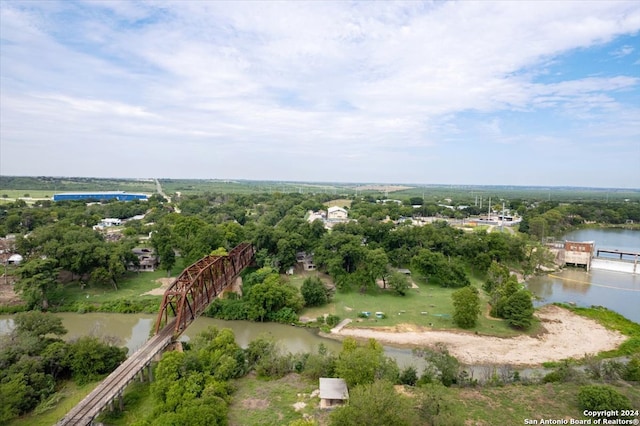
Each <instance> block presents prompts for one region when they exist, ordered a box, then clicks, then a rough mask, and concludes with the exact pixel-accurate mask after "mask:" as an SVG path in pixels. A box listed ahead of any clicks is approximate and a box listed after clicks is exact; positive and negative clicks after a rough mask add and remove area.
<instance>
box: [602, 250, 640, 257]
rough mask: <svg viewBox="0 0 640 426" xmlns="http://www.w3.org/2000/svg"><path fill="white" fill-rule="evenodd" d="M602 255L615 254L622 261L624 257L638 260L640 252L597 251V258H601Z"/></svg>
mask: <svg viewBox="0 0 640 426" xmlns="http://www.w3.org/2000/svg"><path fill="white" fill-rule="evenodd" d="M600 253H607V254H615V255H616V256H620V260H622V256H632V257H634V258H635V259H636V260H637V258H638V257H639V256H640V252H636V251H627V250H618V249H598V250H596V256H597V257H599V256H600Z"/></svg>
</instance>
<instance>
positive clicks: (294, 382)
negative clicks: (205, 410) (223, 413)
mask: <svg viewBox="0 0 640 426" xmlns="http://www.w3.org/2000/svg"><path fill="white" fill-rule="evenodd" d="M235 384H236V386H237V391H236V392H235V393H234V394H233V401H232V403H231V406H230V407H229V426H258V425H260V426H268V425H273V426H279V425H286V424H289V423H290V422H291V421H293V420H297V419H302V415H303V414H304V413H306V414H312V415H313V414H314V413H317V412H318V411H319V410H318V408H317V407H318V404H319V403H320V399H319V398H318V397H314V398H311V397H310V394H311V392H313V390H314V389H317V388H318V383H316V382H311V381H309V380H307V379H305V378H304V377H302V376H299V375H298V374H289V375H287V376H285V377H283V378H282V379H278V380H268V381H267V380H262V379H257V378H256V377H255V376H254V375H253V374H250V375H249V376H247V377H244V378H242V379H239V380H236V381H235ZM296 403H304V404H305V405H306V406H305V407H304V408H302V409H300V411H296V410H295V408H294V404H296ZM300 405H302V404H300Z"/></svg>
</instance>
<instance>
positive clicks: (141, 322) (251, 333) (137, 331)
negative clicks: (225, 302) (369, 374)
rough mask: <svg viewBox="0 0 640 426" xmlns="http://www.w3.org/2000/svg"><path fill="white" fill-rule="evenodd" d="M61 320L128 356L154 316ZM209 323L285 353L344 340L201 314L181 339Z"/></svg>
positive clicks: (2, 325)
mask: <svg viewBox="0 0 640 426" xmlns="http://www.w3.org/2000/svg"><path fill="white" fill-rule="evenodd" d="M54 315H56V316H57V317H59V318H61V319H62V324H63V325H64V327H65V328H66V329H67V334H66V335H65V336H64V338H65V340H72V339H74V338H77V337H80V336H87V335H93V336H98V337H109V338H116V339H118V344H119V345H122V346H126V347H127V349H128V350H129V355H131V354H132V353H133V352H135V351H136V350H137V349H138V348H139V347H140V346H142V345H143V344H144V343H145V342H146V341H147V339H148V337H149V333H150V332H151V328H152V327H153V324H154V322H155V319H156V317H155V315H149V314H110V313H98V312H91V313H86V314H76V313H71V312H65V313H58V314H54ZM210 326H214V327H217V328H230V329H231V330H233V333H234V334H235V336H236V342H238V344H239V345H240V346H242V347H245V348H246V347H247V346H248V345H249V342H251V341H252V340H256V339H258V338H260V337H268V338H272V339H273V340H275V341H276V342H278V345H279V346H280V348H281V349H282V350H283V351H284V352H291V353H297V352H316V351H317V350H318V347H319V345H320V343H322V344H324V345H325V346H326V347H327V349H329V350H330V351H332V352H334V353H336V354H337V353H338V352H340V349H341V347H342V343H341V342H339V341H336V340H334V339H328V338H324V337H321V336H319V335H317V334H316V333H315V332H314V331H313V330H311V329H306V328H301V327H293V326H291V325H285V324H277V323H259V322H251V321H224V320H218V319H213V318H206V317H200V318H198V319H197V320H196V321H194V323H193V324H191V325H190V326H189V328H188V329H187V330H186V331H185V333H184V334H183V335H182V337H181V340H183V341H189V339H190V338H191V337H193V336H196V335H198V333H200V332H202V331H204V330H205V329H207V328H208V327H210ZM12 327H13V322H12V320H11V316H10V315H2V316H0V334H6V333H8V332H9V331H10V330H11V328H12ZM385 353H386V355H387V356H390V357H392V358H394V359H395V360H396V361H397V362H398V365H399V366H400V368H404V367H406V366H409V365H414V366H416V367H417V366H419V365H422V362H421V360H419V359H417V358H414V357H413V355H412V354H411V350H409V349H400V348H394V347H385Z"/></svg>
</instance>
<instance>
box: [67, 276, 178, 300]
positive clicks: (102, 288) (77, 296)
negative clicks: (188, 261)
mask: <svg viewBox="0 0 640 426" xmlns="http://www.w3.org/2000/svg"><path fill="white" fill-rule="evenodd" d="M179 272H180V271H179V270H177V269H174V270H173V271H172V276H175V275H176V274H178V273H179ZM166 277H167V272H166V271H154V272H127V273H126V275H125V276H124V277H123V278H122V279H121V281H120V282H119V283H118V290H114V289H113V287H112V286H109V285H85V286H84V287H82V286H81V285H80V282H79V281H73V282H70V283H67V284H64V285H63V287H62V290H61V293H60V296H59V300H60V301H61V302H62V304H63V305H66V306H68V305H73V304H78V303H89V304H101V303H105V302H112V301H118V300H129V301H133V300H136V301H141V300H142V301H144V300H149V301H155V302H157V304H158V305H159V304H160V301H161V299H162V296H161V295H158V296H151V295H144V296H143V294H144V293H146V292H148V291H150V290H153V289H156V288H158V287H160V283H159V282H158V281H157V280H158V279H159V278H166Z"/></svg>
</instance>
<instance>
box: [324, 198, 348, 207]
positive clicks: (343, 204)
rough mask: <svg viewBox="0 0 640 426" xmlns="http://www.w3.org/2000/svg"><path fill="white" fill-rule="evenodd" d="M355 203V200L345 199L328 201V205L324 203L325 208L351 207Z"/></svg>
mask: <svg viewBox="0 0 640 426" xmlns="http://www.w3.org/2000/svg"><path fill="white" fill-rule="evenodd" d="M352 202H353V200H348V199H345V198H338V199H335V200H331V201H327V202H326V203H324V205H325V206H327V207H333V206H338V207H351V203H352Z"/></svg>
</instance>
